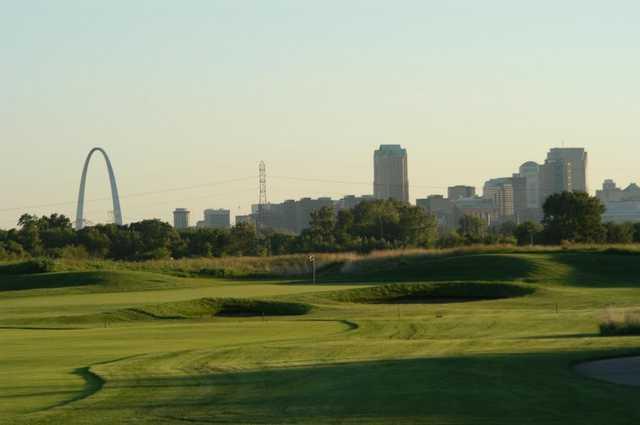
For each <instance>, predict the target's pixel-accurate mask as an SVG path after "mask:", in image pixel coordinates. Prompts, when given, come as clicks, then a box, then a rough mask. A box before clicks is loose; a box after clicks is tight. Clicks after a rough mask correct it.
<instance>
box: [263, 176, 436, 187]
mask: <svg viewBox="0 0 640 425" xmlns="http://www.w3.org/2000/svg"><path fill="white" fill-rule="evenodd" d="M270 177H271V178H272V179H281V180H294V181H301V182H318V183H335V184H356V185H368V186H373V185H375V183H374V182H371V181H369V182H362V181H346V180H327V179H315V178H308V177H293V176H270ZM410 186H411V187H421V188H425V189H447V187H446V186H429V185H421V184H411V185H410Z"/></svg>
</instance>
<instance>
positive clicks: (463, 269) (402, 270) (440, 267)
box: [321, 254, 535, 282]
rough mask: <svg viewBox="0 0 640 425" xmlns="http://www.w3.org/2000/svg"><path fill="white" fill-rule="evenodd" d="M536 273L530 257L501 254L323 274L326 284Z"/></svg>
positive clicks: (386, 261) (367, 265) (376, 264)
mask: <svg viewBox="0 0 640 425" xmlns="http://www.w3.org/2000/svg"><path fill="white" fill-rule="evenodd" d="M534 271H535V264H532V263H531V261H529V260H528V259H527V258H526V257H520V256H513V255H500V254H473V255H458V256H449V257H430V256H425V255H412V256H405V257H399V258H381V259H372V260H368V261H363V262H361V263H360V264H356V265H354V266H353V268H352V269H349V268H348V267H347V268H345V269H344V270H342V271H341V272H340V273H333V274H327V275H322V276H321V279H322V281H323V282H354V281H360V282H362V281H366V282H412V281H413V282H416V281H432V282H437V281H453V280H457V281H464V280H482V281H485V282H496V281H503V282H504V281H511V280H519V279H526V278H527V277H529V276H530V275H531V274H532V273H533V272H534Z"/></svg>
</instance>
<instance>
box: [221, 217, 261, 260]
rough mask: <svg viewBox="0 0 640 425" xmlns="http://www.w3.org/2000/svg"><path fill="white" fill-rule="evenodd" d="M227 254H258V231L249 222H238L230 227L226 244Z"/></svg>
mask: <svg viewBox="0 0 640 425" xmlns="http://www.w3.org/2000/svg"><path fill="white" fill-rule="evenodd" d="M226 247H227V248H226V253H227V254H229V255H258V233H257V232H256V227H255V226H254V225H253V224H251V223H238V224H236V225H235V226H233V227H232V228H231V232H230V233H229V242H228V244H227V245H226Z"/></svg>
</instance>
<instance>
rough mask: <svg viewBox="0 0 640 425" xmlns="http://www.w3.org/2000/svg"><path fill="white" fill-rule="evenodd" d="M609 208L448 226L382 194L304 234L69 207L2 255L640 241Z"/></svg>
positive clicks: (124, 255) (15, 236)
mask: <svg viewBox="0 0 640 425" xmlns="http://www.w3.org/2000/svg"><path fill="white" fill-rule="evenodd" d="M603 212H604V207H603V205H602V204H601V203H600V201H599V200H598V199H597V198H593V197H590V196H589V195H587V194H586V193H569V192H564V193H561V194H557V195H552V196H551V197H549V198H548V199H547V201H546V202H545V204H544V220H543V222H542V224H539V223H533V222H526V223H522V224H519V225H516V224H515V223H512V222H505V223H502V224H501V225H499V226H491V227H489V226H487V225H486V223H484V221H483V220H481V219H480V218H478V217H474V216H469V215H467V216H464V217H463V218H462V219H461V220H460V223H459V228H458V229H457V230H455V231H449V232H440V231H438V225H437V223H436V220H435V218H434V217H432V216H431V215H429V214H427V213H425V212H424V211H423V210H422V209H421V208H418V207H415V206H411V205H408V204H405V203H401V202H397V201H394V200H386V201H382V200H375V201H367V202H362V203H360V204H358V205H357V206H356V207H354V208H352V209H349V210H340V211H339V212H338V213H337V214H336V212H335V211H334V210H333V208H331V207H324V208H321V209H319V210H316V211H314V212H313V213H312V214H311V219H310V226H309V228H308V229H306V230H304V231H303V232H302V234H300V235H291V234H285V233H281V232H277V231H273V230H269V229H261V230H260V231H258V230H256V228H255V227H254V226H253V225H252V224H249V223H240V224H237V225H236V226H234V227H232V228H231V229H188V230H183V231H177V230H175V229H174V228H173V227H172V226H170V225H169V224H167V223H164V222H162V221H160V220H143V221H140V222H137V223H131V224H128V225H125V226H117V225H115V224H105V225H97V226H91V227H85V228H83V229H82V230H78V231H76V230H74V229H73V227H72V225H71V221H70V220H69V218H67V217H65V216H63V215H58V214H53V215H50V216H43V217H38V216H33V215H29V214H25V215H23V216H21V217H20V219H19V221H18V228H17V229H12V230H8V231H3V230H0V259H1V260H12V259H20V258H29V257H53V258H89V257H92V258H109V259H114V260H133V261H142V260H148V259H158V258H170V257H172V258H183V257H207V256H216V257H222V256H265V255H281V254H292V253H305V252H345V251H357V252H369V251H372V250H384V249H396V248H413V247H425V248H429V247H437V248H451V247H456V246H463V245H474V244H487V245H490V244H518V245H529V244H546V245H557V244H562V243H621V244H622V243H634V242H640V223H636V224H631V223H625V224H613V223H606V224H603V223H602V213H603Z"/></svg>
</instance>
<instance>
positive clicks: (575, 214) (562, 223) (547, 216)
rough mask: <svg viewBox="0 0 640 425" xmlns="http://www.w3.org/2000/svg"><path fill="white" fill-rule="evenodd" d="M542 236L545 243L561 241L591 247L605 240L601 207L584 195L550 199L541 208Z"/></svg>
mask: <svg viewBox="0 0 640 425" xmlns="http://www.w3.org/2000/svg"><path fill="white" fill-rule="evenodd" d="M543 210H544V219H543V220H542V223H543V225H544V236H545V239H546V241H547V243H551V244H559V243H560V242H562V241H569V242H579V243H593V242H602V241H603V240H604V238H605V237H606V235H605V231H604V228H603V227H602V214H603V213H604V211H605V208H604V205H602V203H601V202H600V200H599V199H598V198H595V197H591V196H589V195H588V194H587V193H584V192H562V193H557V194H554V195H551V196H549V197H548V198H547V200H546V201H545V203H544V205H543Z"/></svg>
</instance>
